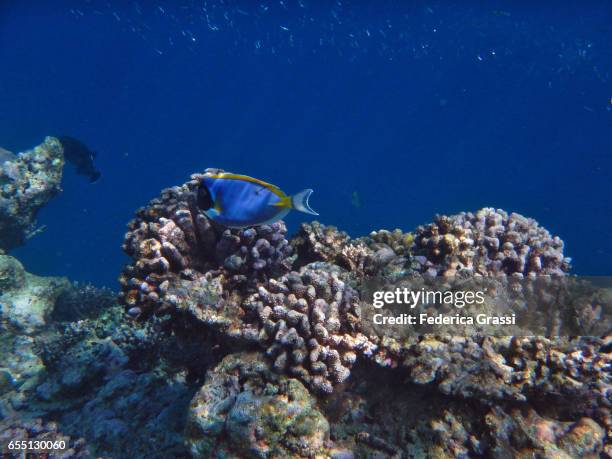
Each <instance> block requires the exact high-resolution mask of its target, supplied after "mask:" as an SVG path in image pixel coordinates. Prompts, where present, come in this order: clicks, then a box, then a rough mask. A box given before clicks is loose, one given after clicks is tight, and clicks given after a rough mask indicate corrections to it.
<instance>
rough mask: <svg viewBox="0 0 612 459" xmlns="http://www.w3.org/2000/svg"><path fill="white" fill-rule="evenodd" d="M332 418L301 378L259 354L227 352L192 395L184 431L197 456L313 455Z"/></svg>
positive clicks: (321, 444) (323, 442)
mask: <svg viewBox="0 0 612 459" xmlns="http://www.w3.org/2000/svg"><path fill="white" fill-rule="evenodd" d="M328 436H329V423H328V422H327V420H326V419H325V417H324V416H323V415H322V414H321V412H320V411H319V410H318V409H317V407H316V405H315V399H314V398H312V397H311V395H310V394H309V392H308V390H307V389H306V388H305V387H304V386H303V385H302V383H301V382H299V381H298V380H296V379H289V378H286V377H283V376H279V375H277V374H275V373H273V372H271V371H270V370H269V368H268V367H267V365H266V364H265V363H264V362H262V361H261V360H260V359H259V357H258V355H257V354H238V355H231V356H229V357H226V358H225V359H224V360H223V361H222V362H221V363H220V364H219V365H218V366H217V367H216V368H215V369H214V370H212V371H211V372H210V373H209V375H208V378H207V381H206V383H205V384H204V386H202V388H201V389H200V390H199V391H198V393H197V394H196V395H195V397H194V398H193V400H192V401H191V406H190V410H189V415H188V420H187V426H186V430H185V437H186V442H187V445H188V447H189V449H190V451H191V453H192V455H193V456H194V457H199V458H208V457H228V458H229V457H242V458H285V457H314V456H315V455H316V454H317V453H321V452H323V451H324V450H325V446H326V440H327V439H328Z"/></svg>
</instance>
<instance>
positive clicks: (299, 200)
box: [291, 189, 319, 215]
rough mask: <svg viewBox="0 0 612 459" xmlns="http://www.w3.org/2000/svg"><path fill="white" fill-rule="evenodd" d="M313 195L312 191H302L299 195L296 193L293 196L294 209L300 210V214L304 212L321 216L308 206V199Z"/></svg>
mask: <svg viewBox="0 0 612 459" xmlns="http://www.w3.org/2000/svg"><path fill="white" fill-rule="evenodd" d="M311 194H312V190H311V189H308V190H302V191H300V192H299V193H295V194H294V195H293V196H291V206H292V207H293V208H294V209H296V210H299V211H300V212H304V213H306V214H310V215H319V214H318V213H316V212H315V211H314V210H312V209H311V208H310V205H309V204H308V198H310V195H311Z"/></svg>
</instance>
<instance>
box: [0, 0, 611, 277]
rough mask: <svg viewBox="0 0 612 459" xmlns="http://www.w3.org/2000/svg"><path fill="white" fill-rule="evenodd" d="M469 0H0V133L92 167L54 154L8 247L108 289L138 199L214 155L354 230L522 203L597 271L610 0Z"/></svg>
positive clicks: (577, 261)
mask: <svg viewBox="0 0 612 459" xmlns="http://www.w3.org/2000/svg"><path fill="white" fill-rule="evenodd" d="M465 3H466V2H460V1H438V2H436V1H433V2H408V1H405V2H400V1H376V2H366V1H352V2H351V1H337V2H323V1H314V0H299V1H290V0H282V1H258V2H251V1H227V0H226V1H221V0H207V1H187V0H177V1H144V0H142V1H140V2H133V1H121V2H119V1H100V2H97V1H83V0H81V1H54V2H47V1H42V0H40V1H36V0H33V1H28V2H23V1H10V0H2V1H1V2H0V145H1V146H3V147H5V148H8V149H11V150H14V151H19V150H25V149H28V148H31V147H33V146H35V145H37V144H38V143H40V142H41V141H42V140H43V138H44V137H45V136H46V135H71V136H74V137H78V138H80V139H81V140H83V141H84V142H86V143H87V144H88V145H90V146H91V147H92V148H94V149H96V150H97V151H98V152H99V157H98V159H97V166H98V167H99V169H100V170H101V171H102V173H103V177H102V180H101V181H100V182H99V183H96V184H94V185H90V184H88V183H87V181H86V180H85V179H84V178H83V177H80V176H77V175H75V174H74V172H73V170H71V169H70V167H68V168H67V172H66V174H65V179H64V187H63V188H64V191H63V193H62V194H61V195H60V196H58V197H57V198H55V199H54V200H53V201H52V202H51V203H50V204H49V205H48V206H47V207H46V208H44V209H43V211H42V212H41V214H40V218H39V223H40V224H44V225H47V229H46V231H45V232H44V233H43V234H41V235H39V236H37V237H35V238H34V239H32V240H30V241H29V242H28V244H27V245H26V246H25V247H23V248H20V249H18V250H15V252H14V253H15V255H16V256H18V257H19V258H20V259H21V260H22V261H23V262H24V264H25V265H26V268H27V269H28V270H29V271H31V272H34V273H37V274H45V275H66V276H69V277H70V278H71V279H72V280H78V281H88V282H93V283H95V284H98V285H107V286H110V287H115V286H116V277H117V275H118V273H119V272H120V269H121V267H122V265H123V263H124V262H125V261H126V258H125V257H124V255H123V254H122V252H121V249H120V245H121V242H122V239H123V233H124V231H125V225H126V223H127V222H128V221H129V219H130V218H131V217H132V215H133V212H134V210H135V209H136V208H138V207H139V206H142V205H144V204H146V203H147V202H148V201H149V200H150V199H151V198H153V197H155V196H157V195H158V193H159V191H160V190H161V189H162V188H164V187H167V186H172V185H177V184H181V183H183V182H184V181H185V180H186V179H187V178H188V177H189V175H190V174H191V173H193V172H196V171H201V170H203V169H204V168H206V167H221V168H224V169H226V170H229V171H232V172H238V173H244V174H248V175H252V176H255V177H257V178H261V179H264V180H266V181H269V182H272V183H275V184H277V185H279V186H280V187H281V188H283V189H284V190H285V191H286V192H295V191H298V190H300V189H302V188H307V187H312V188H314V189H315V193H314V194H313V196H312V199H311V204H312V206H313V207H314V208H315V209H316V210H318V211H319V212H320V214H321V216H320V221H322V222H323V223H325V224H332V225H336V226H338V227H340V228H342V229H345V230H347V231H348V232H349V233H350V234H351V235H354V236H358V235H362V234H366V233H368V232H369V231H371V230H373V229H378V228H388V229H393V228H396V227H398V228H402V229H405V230H410V229H413V228H414V227H415V226H416V225H418V224H421V223H426V222H429V221H431V220H432V217H433V216H434V214H436V213H446V214H450V213H456V212H459V211H462V210H476V209H478V208H480V207H484V206H494V207H500V208H504V209H506V210H508V211H515V212H519V213H522V214H524V215H526V216H530V217H533V218H535V219H536V220H538V221H539V222H540V223H541V224H542V225H543V226H545V227H546V228H548V229H549V230H550V231H551V232H552V233H554V234H557V235H559V236H560V237H562V238H563V239H564V240H565V242H566V253H567V254H568V255H569V256H571V257H573V259H574V271H575V272H577V273H580V274H598V275H606V274H607V275H610V274H612V272H611V269H610V265H611V264H610V260H611V258H612V234H611V231H610V228H611V227H612V204H611V202H610V195H611V193H610V192H611V188H612V186H611V184H612V99H611V98H612V3H610V2H609V1H586V2H470V5H469V6H468V5H465ZM356 197H358V199H356ZM356 201H358V202H356ZM356 204H359V205H356ZM307 219H308V216H305V215H303V214H297V213H292V214H291V215H290V216H289V217H288V220H287V221H288V224H289V226H290V229H291V230H295V229H296V228H297V226H298V224H299V222H300V221H303V220H307Z"/></svg>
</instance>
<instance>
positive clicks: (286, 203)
mask: <svg viewBox="0 0 612 459" xmlns="http://www.w3.org/2000/svg"><path fill="white" fill-rule="evenodd" d="M279 199H280V200H279V201H278V202H275V203H274V204H270V205H271V206H274V207H283V208H286V209H293V202H292V200H291V196H283V197H282V198H279Z"/></svg>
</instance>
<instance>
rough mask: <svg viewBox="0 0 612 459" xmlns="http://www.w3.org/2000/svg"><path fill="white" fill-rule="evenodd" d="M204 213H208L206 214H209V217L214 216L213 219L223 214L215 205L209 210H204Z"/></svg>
mask: <svg viewBox="0 0 612 459" xmlns="http://www.w3.org/2000/svg"><path fill="white" fill-rule="evenodd" d="M204 213H205V214H206V215H207V216H208V217H209V218H212V219H213V220H214V219H215V218H217V217H218V216H219V215H220V214H221V212H219V211H218V210H217V209H215V208H213V207H211V208H210V209H208V210H205V211H204Z"/></svg>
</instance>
